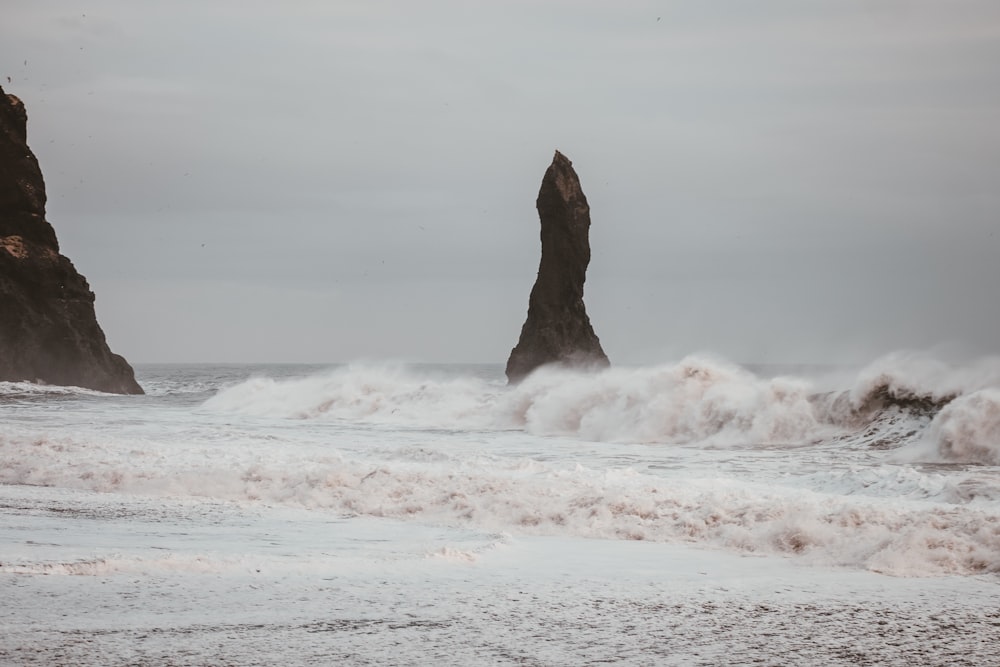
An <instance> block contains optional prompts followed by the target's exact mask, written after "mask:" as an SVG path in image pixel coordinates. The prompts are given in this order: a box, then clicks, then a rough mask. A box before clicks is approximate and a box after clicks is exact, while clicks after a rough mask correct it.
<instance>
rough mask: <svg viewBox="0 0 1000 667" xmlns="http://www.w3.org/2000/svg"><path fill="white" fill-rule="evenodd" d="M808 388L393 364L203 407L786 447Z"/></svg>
mask: <svg viewBox="0 0 1000 667" xmlns="http://www.w3.org/2000/svg"><path fill="white" fill-rule="evenodd" d="M809 393H810V385H809V383H808V382H805V381H802V380H796V379H791V378H774V379H761V378H758V377H756V376H754V375H753V374H752V373H750V372H749V371H747V370H745V369H743V368H740V367H738V366H735V365H732V364H728V363H726V362H722V361H718V360H713V359H709V358H702V357H691V358H687V359H684V360H683V361H681V362H679V363H677V364H671V365H664V366H658V367H653V368H638V369H610V370H607V371H604V372H599V373H579V372H573V371H567V370H559V369H554V368H543V369H540V370H538V371H537V372H535V373H533V374H532V375H531V376H529V377H528V378H527V379H526V380H525V381H524V382H522V383H520V384H518V385H516V386H514V387H504V386H502V385H499V384H497V383H491V382H486V381H483V380H477V379H474V378H463V379H456V378H440V377H437V378H435V377H422V376H419V375H416V374H414V373H413V372H411V371H408V370H407V369H405V368H402V367H384V366H374V367H373V366H351V367H347V368H343V369H337V370H334V371H332V372H329V373H326V374H321V375H317V376H313V377H308V378H302V379H293V380H283V381H277V380H272V379H267V378H254V379H251V380H248V381H246V382H244V383H242V384H239V385H237V386H234V387H230V388H227V389H223V390H222V391H220V392H219V393H218V394H217V395H216V396H214V397H213V398H211V399H209V400H208V401H207V402H206V403H205V406H204V407H205V409H207V410H212V411H219V412H231V413H237V414H246V415H255V416H267V417H282V418H298V419H342V420H355V421H357V420H364V421H373V422H380V423H393V424H401V425H414V426H423V427H431V428H465V429H477V428H495V429H510V428H517V429H524V430H525V431H527V432H529V433H533V434H536V435H565V436H575V437H581V438H585V439H588V440H596V441H610V442H670V443H690V442H703V443H705V444H708V445H711V446H732V445H744V444H754V443H791V442H798V441H800V440H802V439H803V438H806V437H808V436H809V435H810V434H811V433H812V431H813V430H814V429H815V428H816V427H817V422H816V419H815V416H814V414H813V406H812V405H811V404H810V402H809Z"/></svg>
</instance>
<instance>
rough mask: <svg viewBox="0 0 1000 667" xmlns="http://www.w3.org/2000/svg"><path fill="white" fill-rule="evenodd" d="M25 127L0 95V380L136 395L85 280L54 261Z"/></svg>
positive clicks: (18, 106) (12, 103)
mask: <svg viewBox="0 0 1000 667" xmlns="http://www.w3.org/2000/svg"><path fill="white" fill-rule="evenodd" d="M27 121H28V116H27V114H26V113H25V110H24V104H22V102H21V100H19V99H18V98H16V97H14V96H13V95H7V94H6V93H4V91H3V88H0V380H6V381H22V380H27V381H31V382H45V383H47V384H56V385H73V386H78V387H87V388H89V389H97V390H99V391H107V392H114V393H119V394H141V393H142V388H141V387H140V386H139V385H138V384H137V383H136V381H135V373H134V372H133V371H132V368H131V366H129V365H128V362H127V361H125V360H124V359H123V358H122V357H120V356H118V355H117V354H112V352H111V350H109V349H108V344H107V342H106V341H105V339H104V332H103V331H101V327H100V326H99V325H98V324H97V317H96V316H95V315H94V293H93V292H91V291H90V286H89V285H88V284H87V280H86V279H85V278H84V277H83V276H81V275H80V274H79V273H77V272H76V269H75V268H74V267H73V263H72V262H70V261H69V259H67V258H66V257H63V256H62V255H60V254H59V242H58V241H57V240H56V233H55V231H54V230H53V229H52V225H50V224H49V223H48V222H46V220H45V183H44V182H43V181H42V172H41V170H40V169H39V168H38V160H36V159H35V156H34V155H33V154H32V152H31V150H30V149H29V148H28V144H27Z"/></svg>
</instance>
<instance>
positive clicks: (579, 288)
mask: <svg viewBox="0 0 1000 667" xmlns="http://www.w3.org/2000/svg"><path fill="white" fill-rule="evenodd" d="M535 205H536V207H537V208H538V217H539V219H540V220H541V224H542V261H541V263H540V264H539V265H538V278H537V279H536V280H535V286H534V287H532V288H531V296H530V297H529V299H528V319H527V320H525V322H524V326H523V327H522V328H521V338H520V339H519V340H518V341H517V346H516V347H515V348H514V349H513V350H511V353H510V358H509V359H508V360H507V380H508V381H509V382H518V381H520V380H521V379H522V378H524V377H525V376H526V375H528V373H530V372H531V371H533V370H535V369H536V368H538V367H539V366H541V365H543V364H551V363H555V364H559V365H564V366H573V367H584V368H587V367H600V368H603V367H606V366H607V365H608V357H607V355H606V354H604V350H602V349H601V341H600V340H598V338H597V335H596V334H595V333H594V329H593V327H591V326H590V318H588V317H587V309H586V308H585V307H584V305H583V283H584V281H585V280H586V278H587V265H588V264H590V206H589V205H588V204H587V198H586V197H585V196H584V194H583V190H582V189H581V188H580V179H579V178H578V177H577V175H576V172H575V171H573V163H572V162H570V161H569V159H567V158H566V156H565V155H563V154H562V153H560V152H559V151H556V154H555V157H553V158H552V164H551V165H550V166H549V168H548V170H547V171H546V172H545V177H544V178H543V179H542V187H541V189H540V190H539V191H538V200H537V201H536V202H535Z"/></svg>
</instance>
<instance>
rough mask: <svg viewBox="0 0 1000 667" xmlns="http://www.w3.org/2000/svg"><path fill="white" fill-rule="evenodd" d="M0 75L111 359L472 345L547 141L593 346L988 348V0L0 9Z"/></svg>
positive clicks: (994, 43) (409, 355)
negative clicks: (578, 212) (572, 224)
mask: <svg viewBox="0 0 1000 667" xmlns="http://www.w3.org/2000/svg"><path fill="white" fill-rule="evenodd" d="M7 77H10V82H9V83H8V82H7ZM0 82H2V84H3V86H4V88H5V89H6V90H7V92H9V93H13V94H16V95H18V96H19V97H21V98H22V99H23V100H24V101H25V103H26V105H27V109H28V114H29V125H28V139H29V143H30V145H31V147H32V149H33V150H34V151H35V153H36V155H37V156H38V158H39V160H40V162H41V166H42V170H43V173H44V174H45V178H46V183H47V187H48V196H49V207H48V218H49V220H50V221H51V222H52V223H53V225H54V226H55V228H56V232H57V233H58V235H59V238H60V241H61V244H62V250H63V252H64V254H66V255H67V256H69V257H70V258H71V259H72V260H73V261H74V263H75V264H76V266H77V268H78V269H79V270H80V271H81V272H82V273H83V274H84V275H86V276H87V278H88V279H89V280H90V283H91V286H92V288H93V289H94V291H95V292H96V293H97V313H98V318H99V320H100V322H101V324H102V326H103V327H104V330H105V332H106V333H107V335H108V339H109V341H110V343H111V345H112V348H113V349H114V350H115V351H117V352H119V353H121V354H123V355H125V356H126V357H127V358H128V359H129V360H131V361H133V362H152V361H315V362H326V361H330V362H333V361H348V360H352V359H356V358H384V357H391V358H399V359H409V360H424V361H484V362H503V361H504V360H505V359H506V357H507V355H508V354H509V352H510V349H511V347H513V345H514V344H515V343H516V341H517V337H518V334H519V331H520V327H521V324H522V323H523V321H524V317H525V313H526V308H527V301H528V293H529V291H530V289H531V285H532V283H533V281H534V277H535V271H536V269H537V264H538V255H539V245H538V219H537V215H536V212H535V210H534V200H535V195H536V194H537V191H538V186H539V183H540V181H541V177H542V175H543V173H544V171H545V168H546V167H547V166H548V163H549V161H550V160H551V157H552V151H553V150H554V149H556V148H558V149H559V150H560V151H562V152H564V153H565V154H566V155H567V156H569V158H570V159H572V160H573V162H574V166H575V167H576V169H577V172H578V173H579V175H580V178H581V181H582V183H583V187H584V190H585V192H586V194H587V196H588V199H589V200H590V205H591V217H592V221H593V225H592V228H591V245H592V249H593V259H592V262H591V266H590V271H589V273H588V280H587V292H586V302H587V308H588V312H589V314H590V317H591V321H592V322H593V324H594V328H595V330H596V331H597V333H598V335H599V336H600V337H601V340H602V343H603V344H604V347H605V350H606V351H607V353H608V355H609V356H610V357H611V359H612V362H615V361H617V362H623V363H644V362H653V361H663V360H669V359H673V358H677V357H679V356H682V355H684V354H687V353H691V352H697V351H710V352H714V353H717V354H719V355H722V356H724V357H727V358H730V359H733V360H737V361H767V362H830V361H864V360H867V359H870V358H872V357H874V356H876V355H879V354H881V353H884V352H887V351H890V350H895V349H900V348H919V349H927V348H932V347H938V348H941V347H942V346H943V348H947V349H949V350H952V351H955V350H957V351H960V353H962V354H969V355H980V354H997V353H1000V312H998V307H997V301H998V297H997V292H998V288H1000V234H997V231H998V228H1000V130H998V118H1000V3H997V2H996V1H995V0H983V1H982V2H974V1H966V0H954V1H949V2H937V1H935V2H927V1H923V0H898V1H896V0H885V1H882V0H859V1H851V0H836V1H833V0H831V1H830V2H799V1H797V0H784V1H771V0H762V1H760V2H746V1H745V0H732V1H719V2H666V1H662V2H630V3H621V2H608V1H604V2H596V1H593V0H581V1H578V2H569V1H553V2H541V1H539V2H527V1H522V0H508V1H505V2H490V3H487V2H473V1H465V2H461V1H458V0H455V1H450V2H448V1H446V2H436V1H429V2H419V3H417V2H410V1H403V0H387V1H378V0H374V1H373V0H365V1H358V2H352V1H348V0H341V1H338V2H326V1H315V2H309V1H306V0H299V1H297V2H290V3H275V2H245V1H240V2H235V1H234V2H222V1H218V2H204V1H202V0H197V1H194V0H179V1H175V2H170V3H137V2H130V1H127V0H121V1H112V0H97V1H95V2H81V1H76V2H61V1H52V2H44V3H41V2H37V1H36V0H6V1H5V3H4V12H3V21H2V22H0Z"/></svg>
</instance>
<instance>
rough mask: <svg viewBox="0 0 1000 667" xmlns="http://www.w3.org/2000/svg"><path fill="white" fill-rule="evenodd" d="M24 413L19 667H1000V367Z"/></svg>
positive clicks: (18, 389)
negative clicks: (747, 666)
mask: <svg viewBox="0 0 1000 667" xmlns="http://www.w3.org/2000/svg"><path fill="white" fill-rule="evenodd" d="M136 370H137V376H138V380H139V382H140V383H141V384H142V386H143V387H144V388H145V390H146V392H147V395H145V396H112V395H106V394H100V393H97V392H92V391H87V390H83V389H74V388H59V387H47V386H36V385H31V384H24V383H0V664H3V665H277V664H281V665H312V664H316V665H329V664H359V665H364V664H373V665H374V664H379V665H381V664H396V665H412V664H435V665H437V664H441V665H495V664H517V665H591V664H635V665H731V664H760V665H977V666H982V665H1000V359H986V360H980V361H977V362H975V363H970V364H966V365H948V364H945V363H942V362H940V361H937V360H935V359H933V358H930V357H927V356H921V355H916V354H903V353H900V354H894V355H889V356H886V357H884V358H882V359H879V360H876V361H875V362H873V363H872V364H870V365H868V366H867V367H864V368H860V369H844V368H808V369H806V368H799V369H794V368H764V367H758V368H753V367H749V368H748V367H744V366H739V365H736V364H732V363H729V362H726V361H724V360H720V359H716V358H712V357H707V356H697V357H688V358H685V359H682V360H680V361H676V362H673V363H665V364H661V365H657V366H650V367H643V368H612V369H610V370H607V371H604V372H601V373H597V374H579V373H571V372H566V371H557V370H542V371H539V372H537V373H536V374H534V375H532V376H531V377H529V378H528V379H527V380H526V381H524V382H523V383H521V384H520V385H518V386H516V387H508V386H506V383H505V381H504V378H503V369H502V366H500V365H482V366H472V365H451V366H435V365H412V364H411V365H408V364H393V363H365V364H361V363H359V364H352V365H341V366H301V365H298V366H277V365H144V366H142V365H141V366H138V367H137V369H136Z"/></svg>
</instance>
